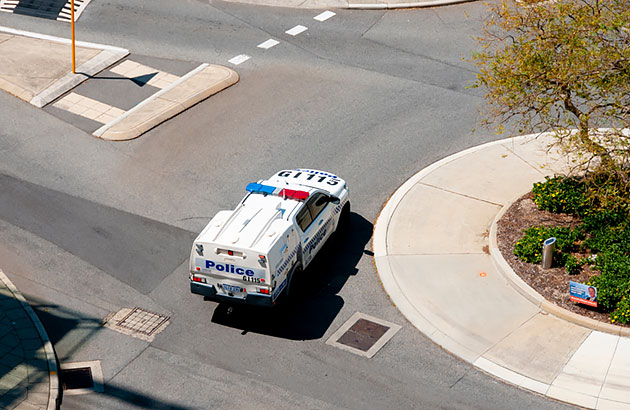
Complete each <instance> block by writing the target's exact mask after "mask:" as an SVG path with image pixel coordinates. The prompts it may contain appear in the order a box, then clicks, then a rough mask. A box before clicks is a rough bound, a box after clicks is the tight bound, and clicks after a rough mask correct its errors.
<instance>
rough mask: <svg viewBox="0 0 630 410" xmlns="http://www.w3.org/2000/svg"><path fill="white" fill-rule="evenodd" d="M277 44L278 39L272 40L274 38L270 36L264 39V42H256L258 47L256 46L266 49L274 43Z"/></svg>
mask: <svg viewBox="0 0 630 410" xmlns="http://www.w3.org/2000/svg"><path fill="white" fill-rule="evenodd" d="M278 44H280V42H279V41H276V40H274V39H272V38H270V39H269V40H267V41H265V42H263V43H260V44H258V46H257V47H258V48H264V49H265V50H268V49H270V48H271V47H273V46H275V45H278Z"/></svg>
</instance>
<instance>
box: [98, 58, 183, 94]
mask: <svg viewBox="0 0 630 410" xmlns="http://www.w3.org/2000/svg"><path fill="white" fill-rule="evenodd" d="M110 71H111V72H112V73H116V74H120V75H122V76H123V77H127V78H138V77H143V76H147V75H151V74H154V76H153V77H151V79H150V80H149V81H147V84H148V85H151V86H153V87H156V88H160V89H162V88H166V87H168V86H169V85H171V84H172V83H174V82H175V81H177V80H179V77H178V76H176V75H173V74H169V73H166V72H164V71H160V70H158V69H156V68H152V67H149V66H146V65H144V64H140V63H136V62H135V61H131V60H125V61H123V62H122V63H120V64H118V65H117V66H116V67H114V68H112V69H111V70H110Z"/></svg>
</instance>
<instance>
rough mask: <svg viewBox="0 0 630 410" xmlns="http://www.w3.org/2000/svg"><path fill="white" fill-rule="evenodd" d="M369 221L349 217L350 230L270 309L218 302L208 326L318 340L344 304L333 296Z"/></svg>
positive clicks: (360, 250)
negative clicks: (284, 297) (284, 298)
mask: <svg viewBox="0 0 630 410" xmlns="http://www.w3.org/2000/svg"><path fill="white" fill-rule="evenodd" d="M372 228H373V227H372V223H371V222H369V221H368V220H366V219H365V218H363V217H362V216H360V215H358V214H356V213H351V214H350V222H349V227H348V229H346V230H345V231H344V232H338V233H336V234H335V235H334V236H333V237H332V238H330V240H329V241H328V242H327V243H326V245H324V247H323V248H322V250H321V251H320V252H319V254H318V255H317V257H316V258H315V259H314V260H313V262H311V264H310V265H309V267H308V268H307V269H306V270H305V271H304V272H303V273H302V275H300V276H299V277H296V278H295V279H294V283H293V284H292V285H291V295H290V297H288V298H287V299H286V300H284V301H283V303H282V304H279V306H277V307H274V308H260V307H253V306H246V305H235V304H230V303H218V305H217V307H216V309H215V310H214V314H213V315H212V322H214V323H216V324H219V325H223V326H228V327H232V328H236V329H241V330H242V331H243V332H242V334H247V333H248V332H254V333H259V334H264V335H268V336H274V337H280V338H284V339H291V340H312V339H319V338H321V337H323V335H324V334H325V333H326V330H328V328H329V327H330V324H331V323H332V322H333V320H334V319H335V317H336V316H337V314H338V313H339V311H340V310H341V308H342V307H343V305H344V301H343V298H341V297H340V296H339V295H337V293H339V291H340V290H341V289H342V288H343V286H344V285H345V283H346V282H347V281H348V278H349V277H350V276H354V275H356V274H357V273H358V269H357V267H356V266H357V264H358V263H359V260H360V259H361V257H362V256H363V254H364V248H365V245H366V244H367V243H368V242H369V240H370V238H371V236H372Z"/></svg>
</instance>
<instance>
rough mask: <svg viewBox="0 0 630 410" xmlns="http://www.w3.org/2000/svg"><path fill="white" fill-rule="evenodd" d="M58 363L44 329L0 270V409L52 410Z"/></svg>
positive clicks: (57, 393) (56, 392) (56, 396)
mask: <svg viewBox="0 0 630 410" xmlns="http://www.w3.org/2000/svg"><path fill="white" fill-rule="evenodd" d="M60 397H61V396H60V386H59V375H58V372H57V360H56V358H55V352H54V350H53V347H52V344H51V343H50V340H49V339H48V336H47V334H46V331H45V329H44V326H43V325H42V323H41V322H40V320H39V318H38V317H37V315H36V314H35V312H34V311H33V309H32V308H31V307H30V305H29V304H28V303H27V302H26V300H25V299H24V297H23V296H22V294H21V293H20V292H19V291H18V290H17V288H16V287H15V286H14V285H13V283H11V281H10V280H9V278H8V277H7V276H6V275H5V274H4V273H3V272H2V271H1V270H0V408H2V409H17V410H34V409H40V410H43V409H46V410H54V409H56V408H57V407H58V404H59V401H60Z"/></svg>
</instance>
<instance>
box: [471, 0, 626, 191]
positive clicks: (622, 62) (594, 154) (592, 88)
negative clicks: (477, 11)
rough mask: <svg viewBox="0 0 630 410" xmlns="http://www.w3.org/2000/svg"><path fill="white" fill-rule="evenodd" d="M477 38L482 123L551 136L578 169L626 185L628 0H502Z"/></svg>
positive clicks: (477, 84) (475, 60)
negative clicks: (483, 93)
mask: <svg viewBox="0 0 630 410" xmlns="http://www.w3.org/2000/svg"><path fill="white" fill-rule="evenodd" d="M478 40H479V43H480V46H481V47H480V51H478V52H476V53H475V54H474V55H473V61H474V62H475V64H476V65H477V66H478V67H479V69H480V72H479V74H478V76H477V81H476V83H475V86H476V87H485V89H486V101H487V103H488V110H487V111H486V113H485V114H486V122H487V123H493V122H494V123H498V124H499V129H501V130H502V128H503V127H502V126H503V124H505V123H513V124H515V125H516V129H518V132H519V133H523V132H534V131H541V132H542V131H553V132H554V133H555V135H556V136H557V138H558V139H557V143H558V144H560V145H562V146H564V147H565V148H568V149H569V150H570V151H571V152H573V153H576V154H579V155H580V156H581V158H582V159H583V162H582V165H586V166H590V167H591V169H593V167H594V166H595V168H596V169H597V170H598V171H600V172H604V173H605V174H608V175H615V179H619V178H621V180H624V181H627V182H628V183H629V184H630V178H629V177H628V170H629V169H630V134H629V133H628V131H627V128H628V126H629V125H630V0H557V1H554V0H551V1H544V2H536V1H531V0H530V1H528V2H527V3H524V2H517V1H513V0H503V1H502V2H501V3H500V4H496V5H494V6H491V17H490V18H489V19H488V20H486V23H485V27H484V34H483V36H481V37H479V39H478ZM603 127H607V128H608V130H607V131H606V132H603V131H601V130H600V129H601V128H603ZM571 129H573V130H574V131H573V132H571V131H570V130H571ZM598 130H599V131H598Z"/></svg>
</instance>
